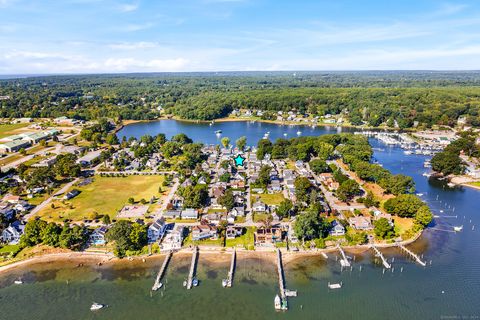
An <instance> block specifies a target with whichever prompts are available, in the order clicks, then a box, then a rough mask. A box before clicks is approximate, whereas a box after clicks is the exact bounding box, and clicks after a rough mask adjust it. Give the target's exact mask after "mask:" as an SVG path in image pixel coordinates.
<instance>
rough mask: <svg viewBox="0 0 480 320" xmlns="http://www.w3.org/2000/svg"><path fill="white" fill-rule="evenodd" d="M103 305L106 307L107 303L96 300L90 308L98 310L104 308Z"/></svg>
mask: <svg viewBox="0 0 480 320" xmlns="http://www.w3.org/2000/svg"><path fill="white" fill-rule="evenodd" d="M103 307H105V305H103V304H101V303H96V302H94V303H93V304H92V306H91V307H90V310H91V311H96V310H100V309H102V308H103Z"/></svg>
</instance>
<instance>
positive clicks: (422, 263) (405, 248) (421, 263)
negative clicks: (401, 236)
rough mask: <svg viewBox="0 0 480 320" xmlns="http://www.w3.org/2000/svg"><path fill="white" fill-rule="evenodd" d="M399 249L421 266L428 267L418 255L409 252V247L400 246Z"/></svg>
mask: <svg viewBox="0 0 480 320" xmlns="http://www.w3.org/2000/svg"><path fill="white" fill-rule="evenodd" d="M398 247H399V248H400V249H402V250H403V251H405V252H406V253H407V254H408V255H409V256H410V257H412V258H413V259H414V260H415V261H416V262H417V263H418V264H419V265H421V266H423V267H425V266H426V265H427V263H426V262H424V261H422V259H420V257H419V256H418V255H416V254H415V253H414V252H413V251H411V250H409V249H408V248H407V247H405V246H403V245H401V244H399V245H398Z"/></svg>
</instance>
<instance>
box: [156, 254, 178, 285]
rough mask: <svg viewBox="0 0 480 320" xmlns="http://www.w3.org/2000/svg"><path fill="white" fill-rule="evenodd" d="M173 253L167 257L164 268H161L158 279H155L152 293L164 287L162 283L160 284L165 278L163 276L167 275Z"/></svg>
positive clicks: (163, 264)
mask: <svg viewBox="0 0 480 320" xmlns="http://www.w3.org/2000/svg"><path fill="white" fill-rule="evenodd" d="M172 254H173V252H172V251H169V252H168V254H167V256H166V257H165V260H163V263H162V266H161V267H160V270H159V271H158V274H157V278H156V279H155V283H154V284H153V287H152V291H157V290H158V289H160V288H161V287H162V283H161V282H160V281H161V280H162V278H163V275H164V274H165V271H166V270H167V266H168V262H169V261H170V258H171V257H172Z"/></svg>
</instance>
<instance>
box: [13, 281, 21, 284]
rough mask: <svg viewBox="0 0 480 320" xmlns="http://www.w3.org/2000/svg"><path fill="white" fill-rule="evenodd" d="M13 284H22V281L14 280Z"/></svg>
mask: <svg viewBox="0 0 480 320" xmlns="http://www.w3.org/2000/svg"><path fill="white" fill-rule="evenodd" d="M13 283H15V284H23V281H22V280H15V281H13Z"/></svg>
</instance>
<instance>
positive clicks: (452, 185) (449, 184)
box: [447, 182, 455, 188]
mask: <svg viewBox="0 0 480 320" xmlns="http://www.w3.org/2000/svg"><path fill="white" fill-rule="evenodd" d="M447 186H448V187H449V188H455V183H451V182H449V183H447Z"/></svg>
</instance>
